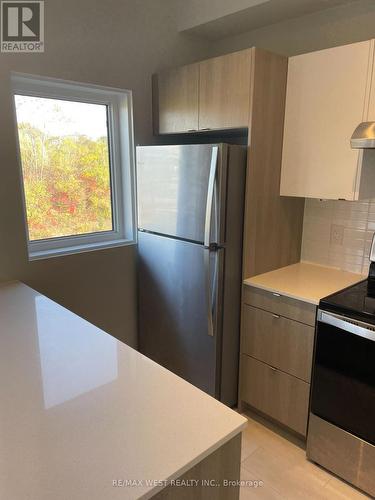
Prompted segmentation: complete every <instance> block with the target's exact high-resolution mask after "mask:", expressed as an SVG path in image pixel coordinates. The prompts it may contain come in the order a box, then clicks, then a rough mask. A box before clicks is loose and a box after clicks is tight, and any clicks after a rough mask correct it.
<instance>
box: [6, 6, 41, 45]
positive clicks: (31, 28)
mask: <svg viewBox="0 0 375 500" xmlns="http://www.w3.org/2000/svg"><path fill="white" fill-rule="evenodd" d="M1 52H44V2H43V1H40V2H32V1H29V0H25V1H23V2H17V1H14V0H9V1H2V2H1Z"/></svg>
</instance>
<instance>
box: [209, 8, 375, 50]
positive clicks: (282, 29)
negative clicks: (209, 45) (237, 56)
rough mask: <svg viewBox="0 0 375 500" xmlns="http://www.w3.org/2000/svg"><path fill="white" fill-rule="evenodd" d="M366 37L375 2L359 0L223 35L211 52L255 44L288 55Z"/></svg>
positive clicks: (374, 22)
mask: <svg viewBox="0 0 375 500" xmlns="http://www.w3.org/2000/svg"><path fill="white" fill-rule="evenodd" d="M370 38H375V2H374V0H359V1H357V2H354V3H348V4H347V5H342V6H339V7H332V8H331V9H327V10H324V11H321V12H317V13H315V14H310V15H307V16H304V17H300V18H296V19H291V20H289V21H284V22H280V23H277V24H273V25H271V26H267V27H264V28H260V29H257V30H254V31H252V32H248V33H243V34H241V35H238V36H233V37H228V38H224V39H222V40H219V41H217V42H215V44H214V46H213V49H212V54H213V55H216V54H222V53H226V52H233V51H235V50H241V49H243V48H246V47H252V46H256V47H260V48H264V49H268V50H270V51H273V52H277V53H279V54H283V55H287V56H291V55H296V54H302V53H304V52H311V51H313V50H319V49H324V48H327V47H334V46H336V45H344V44H346V43H353V42H358V41H361V40H368V39H370Z"/></svg>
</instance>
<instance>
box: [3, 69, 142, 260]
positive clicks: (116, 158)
mask: <svg viewBox="0 0 375 500" xmlns="http://www.w3.org/2000/svg"><path fill="white" fill-rule="evenodd" d="M11 88H12V97H13V99H12V100H13V106H14V120H15V129H16V138H17V150H18V151H17V154H18V163H19V167H20V176H21V184H22V186H21V187H22V198H23V211H24V219H25V228H26V235H27V245H28V252H29V259H30V260H36V259H44V258H48V257H56V256H61V255H68V254H72V253H80V252H87V251H92V250H97V249H101V248H111V247H116V246H122V245H129V244H135V243H136V207H135V154H134V135H133V106H132V92H131V91H130V90H121V89H116V88H111V87H102V86H99V85H92V84H82V83H76V82H71V81H65V80H57V79H54V78H44V77H39V76H33V75H26V74H22V73H12V74H11ZM15 95H26V96H33V97H46V98H55V99H60V100H68V101H78V102H85V103H91V104H104V105H106V106H107V107H108V139H109V152H110V169H111V204H112V219H113V230H111V231H101V232H95V233H89V234H83V235H73V236H61V237H55V238H48V239H43V240H34V241H30V239H29V230H28V222H27V212H26V198H25V188H24V180H23V171H22V161H21V153H20V145H19V140H18V125H17V115H16V106H15Z"/></svg>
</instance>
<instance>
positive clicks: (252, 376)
mask: <svg viewBox="0 0 375 500" xmlns="http://www.w3.org/2000/svg"><path fill="white" fill-rule="evenodd" d="M309 394H310V384H307V383H306V382H304V381H303V380H300V379H298V378H295V377H293V376H292V375H288V374H287V373H284V372H281V371H280V370H277V369H276V368H272V367H271V366H269V365H267V364H266V363H262V362H261V361H258V360H256V359H254V358H251V357H250V356H247V355H246V354H241V393H240V397H241V400H242V401H244V402H245V403H247V404H249V405H251V406H253V407H254V408H256V409H258V410H260V411H261V412H262V413H265V414H266V415H269V416H270V417H272V418H274V419H275V420H278V421H279V422H281V423H282V424H284V425H286V426H288V427H290V428H291V429H293V430H294V431H296V432H298V433H299V434H302V435H304V436H305V435H306V427H307V415H308V406H309Z"/></svg>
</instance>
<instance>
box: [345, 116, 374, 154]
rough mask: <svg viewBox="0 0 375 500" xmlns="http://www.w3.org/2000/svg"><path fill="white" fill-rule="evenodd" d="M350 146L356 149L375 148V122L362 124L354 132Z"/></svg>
mask: <svg viewBox="0 0 375 500" xmlns="http://www.w3.org/2000/svg"><path fill="white" fill-rule="evenodd" d="M350 145H351V147H352V148H354V149H368V148H375V122H362V123H360V124H359V125H358V127H357V128H356V129H355V130H354V133H353V135H352V138H351V139H350Z"/></svg>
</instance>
